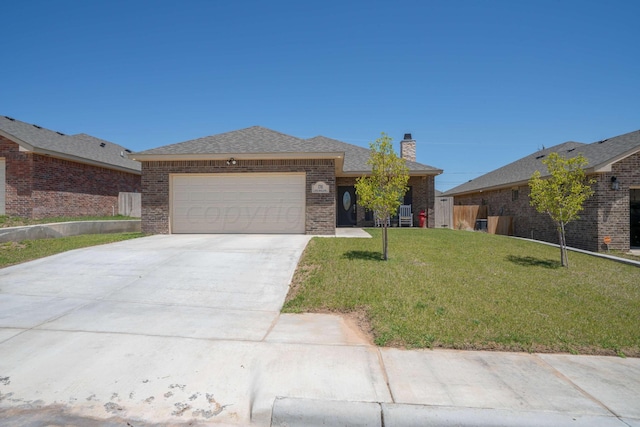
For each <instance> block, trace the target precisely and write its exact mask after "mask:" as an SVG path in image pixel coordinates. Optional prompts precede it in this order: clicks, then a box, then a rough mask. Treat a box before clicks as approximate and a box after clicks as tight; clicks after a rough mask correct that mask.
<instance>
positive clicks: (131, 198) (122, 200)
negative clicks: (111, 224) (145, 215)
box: [118, 193, 142, 218]
mask: <svg viewBox="0 0 640 427" xmlns="http://www.w3.org/2000/svg"><path fill="white" fill-rule="evenodd" d="M141 211H142V197H141V194H140V193H120V194H118V214H119V215H124V216H130V217H132V218H140V216H141V215H140V214H141Z"/></svg>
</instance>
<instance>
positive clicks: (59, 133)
mask: <svg viewBox="0 0 640 427" xmlns="http://www.w3.org/2000/svg"><path fill="white" fill-rule="evenodd" d="M56 133H57V134H58V135H61V136H64V133H62V132H58V131H56Z"/></svg>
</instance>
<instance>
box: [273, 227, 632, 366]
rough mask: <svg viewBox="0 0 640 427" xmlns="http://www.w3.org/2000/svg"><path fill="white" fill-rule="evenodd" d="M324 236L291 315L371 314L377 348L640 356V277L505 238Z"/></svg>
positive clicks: (310, 257) (302, 270) (307, 258)
mask: <svg viewBox="0 0 640 427" xmlns="http://www.w3.org/2000/svg"><path fill="white" fill-rule="evenodd" d="M368 231H369V232H370V233H371V234H372V235H373V239H323V238H314V239H313V240H312V241H311V242H310V244H309V245H308V247H307V249H306V251H305V253H304V255H303V257H302V259H301V262H300V264H299V266H298V269H297V271H296V274H295V276H294V280H293V283H292V287H291V290H290V293H289V295H288V297H287V301H286V303H285V305H284V308H283V311H284V312H293V313H298V312H326V311H330V312H342V313H347V312H361V313H364V314H365V316H366V319H368V322H369V325H368V327H369V328H370V332H371V334H372V338H373V340H374V342H375V343H376V344H377V345H380V346H395V347H402V348H433V347H443V348H453V349H483V350H487V349H494V350H506V351H528V352H570V353H574V354H617V355H619V356H623V355H628V356H636V357H638V356H640V280H639V279H640V269H638V268H637V267H634V266H629V265H625V264H620V263H617V262H614V261H610V260H606V259H600V258H596V257H593V256H589V255H586V254H580V253H573V252H570V253H569V261H570V264H571V267H570V268H568V269H567V268H563V267H561V266H560V263H559V258H560V256H559V250H558V249H556V248H554V247H550V246H547V245H542V244H537V243H535V242H528V241H523V240H518V239H511V238H508V237H505V236H496V235H490V234H486V233H473V232H465V231H456V230H446V229H428V230H424V229H395V228H394V229H390V230H389V257H390V259H389V260H388V261H386V262H385V261H381V260H380V252H381V250H380V249H381V248H380V246H381V237H380V230H379V229H370V230H368Z"/></svg>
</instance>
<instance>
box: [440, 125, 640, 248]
mask: <svg viewBox="0 0 640 427" xmlns="http://www.w3.org/2000/svg"><path fill="white" fill-rule="evenodd" d="M552 152H556V153H559V154H560V155H562V156H564V157H573V156H576V155H578V154H582V155H583V156H584V157H586V158H587V160H588V161H589V164H588V166H587V168H586V173H587V175H588V177H589V178H593V179H595V180H596V183H595V184H594V185H593V190H594V195H593V196H592V197H591V198H589V199H588V200H587V201H586V202H585V204H584V210H583V211H582V212H581V213H580V219H579V220H576V221H574V222H572V223H569V225H568V227H567V229H566V236H567V244H568V245H569V246H573V247H577V248H581V249H586V250H590V251H596V252H597V251H603V250H607V246H606V245H605V244H604V242H603V239H604V237H607V236H608V237H610V238H611V243H610V245H609V248H610V249H615V250H621V251H629V250H630V248H631V247H636V246H640V131H635V132H631V133H627V134H624V135H620V136H616V137H614V138H609V139H605V140H603V141H597V142H594V143H591V144H584V143H579V142H565V143H563V144H559V145H556V146H554V147H550V148H547V149H544V150H541V151H538V152H536V153H533V154H531V155H529V156H527V157H524V158H522V159H520V160H517V161H515V162H513V163H511V164H508V165H506V166H503V167H501V168H499V169H496V170H494V171H492V172H489V173H487V174H485V175H482V176H480V177H478V178H476V179H473V180H471V181H469V182H467V183H465V184H462V185H460V186H458V187H455V188H453V189H451V190H449V191H447V192H445V194H444V195H446V196H453V198H454V204H456V205H486V206H487V208H488V212H489V213H488V215H504V216H512V217H513V220H514V223H513V226H514V235H516V236H520V237H527V238H533V239H536V240H543V241H546V242H551V243H557V242H558V236H557V231H556V229H555V226H554V224H553V222H552V221H551V220H550V219H549V216H548V215H546V214H540V213H538V212H537V211H536V210H535V209H534V208H533V207H532V206H530V204H529V186H528V181H529V179H530V178H531V175H532V174H533V173H534V172H535V171H536V170H539V171H540V172H541V173H543V174H545V173H546V172H547V169H546V167H545V166H544V165H543V164H542V163H541V162H542V160H543V159H544V158H545V156H547V155H548V154H549V153H552Z"/></svg>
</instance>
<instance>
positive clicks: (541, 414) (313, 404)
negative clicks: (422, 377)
mask: <svg viewBox="0 0 640 427" xmlns="http://www.w3.org/2000/svg"><path fill="white" fill-rule="evenodd" d="M638 422H640V420H634V421H632V420H628V422H625V421H624V420H622V419H619V418H617V417H616V416H614V415H610V416H606V415H595V414H567V413H558V412H545V411H516V410H508V409H481V408H451V407H440V406H427V405H410V404H401V403H378V402H348V401H332V400H317V399H302V398H288V397H277V398H276V400H275V401H274V403H273V411H272V414H271V426H272V427H298V426H299V427H316V426H371V427H375V426H380V427H414V426H415V427H436V426H438V427H453V426H458V427H464V426H478V427H511V426H515V427H520V426H521V427H563V426H572V427H628V426H629V425H635V424H634V423H638Z"/></svg>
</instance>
